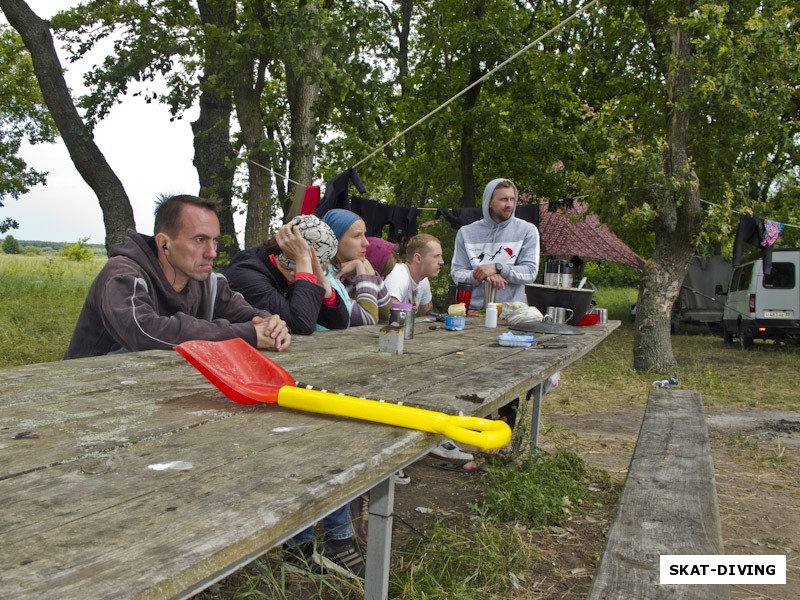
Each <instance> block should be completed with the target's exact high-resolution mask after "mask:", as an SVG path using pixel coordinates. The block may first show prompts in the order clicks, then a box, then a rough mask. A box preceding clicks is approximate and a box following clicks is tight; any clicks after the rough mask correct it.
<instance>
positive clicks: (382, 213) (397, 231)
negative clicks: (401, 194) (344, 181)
mask: <svg viewBox="0 0 800 600" xmlns="http://www.w3.org/2000/svg"><path fill="white" fill-rule="evenodd" d="M350 210H352V211H353V212H354V213H356V214H357V215H358V216H359V217H361V218H362V219H363V221H364V223H365V224H366V226H367V235H368V236H371V237H377V238H381V237H383V230H384V229H385V228H386V226H387V225H388V226H389V233H388V235H387V236H386V238H387V239H388V240H390V241H392V242H396V243H398V244H399V243H401V242H404V241H408V240H410V239H411V238H412V237H414V236H415V235H417V233H418V232H419V226H418V225H417V219H418V217H419V214H420V212H421V211H420V210H419V209H418V208H416V207H414V206H397V205H394V204H384V203H383V202H378V201H377V200H370V199H369V198H361V197H359V196H353V197H352V198H351V199H350Z"/></svg>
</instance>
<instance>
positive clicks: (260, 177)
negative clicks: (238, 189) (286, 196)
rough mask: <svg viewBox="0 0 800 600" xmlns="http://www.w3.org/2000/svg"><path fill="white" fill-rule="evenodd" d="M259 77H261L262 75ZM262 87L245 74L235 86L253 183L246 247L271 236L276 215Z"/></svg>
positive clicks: (240, 123)
mask: <svg viewBox="0 0 800 600" xmlns="http://www.w3.org/2000/svg"><path fill="white" fill-rule="evenodd" d="M244 68H245V69H248V67H244ZM258 79H259V80H260V77H259V78H258ZM261 87H262V86H261V85H260V84H258V83H256V82H255V81H254V80H253V78H251V77H246V76H244V75H243V76H241V77H239V78H238V79H237V81H235V82H234V86H233V99H234V103H235V104H236V116H237V118H238V120H239V126H240V127H241V129H242V140H243V141H244V145H245V147H246V148H247V157H248V159H249V160H248V161H247V172H248V175H249V179H250V186H249V187H248V190H247V218H246V220H245V228H244V245H245V248H252V247H254V246H258V245H259V244H260V243H262V242H263V241H264V240H265V239H266V238H267V237H268V236H267V234H268V232H269V224H270V219H271V217H272V175H271V173H270V172H269V171H268V170H266V169H265V168H264V167H268V166H269V161H270V158H269V155H268V154H267V152H266V151H265V150H264V147H265V145H266V144H265V142H266V135H265V133H264V125H263V119H262V112H261ZM255 163H257V164H255ZM259 165H262V166H259Z"/></svg>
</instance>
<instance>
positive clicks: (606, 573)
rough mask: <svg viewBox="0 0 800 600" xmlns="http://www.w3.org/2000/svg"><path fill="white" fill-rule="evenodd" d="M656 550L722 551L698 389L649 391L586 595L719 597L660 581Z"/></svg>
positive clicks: (712, 588) (719, 592) (720, 592)
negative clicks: (627, 467) (626, 474)
mask: <svg viewBox="0 0 800 600" xmlns="http://www.w3.org/2000/svg"><path fill="white" fill-rule="evenodd" d="M663 554H724V553H723V550H722V532H721V526H720V518H719V508H718V504H717V490H716V484H715V482H714V465H713V461H712V458H711V449H710V445H709V441H708V429H707V427H706V422H705V416H704V414H703V403H702V399H701V397H700V394H699V393H698V392H696V391H691V390H674V389H669V390H658V391H653V392H651V393H650V395H649V398H648V401H647V409H646V411H645V415H644V419H643V421H642V427H641V429H640V431H639V439H638V441H637V442H636V449H635V450H634V453H633V458H632V459H631V464H630V467H629V469H628V476H627V479H626V481H625V486H624V488H623V490H622V495H621V497H620V500H619V505H618V507H617V514H616V516H615V518H614V521H613V523H612V525H611V528H610V530H609V532H608V540H607V541H606V546H605V550H604V552H603V556H602V558H601V560H600V565H599V567H598V570H597V574H596V575H595V579H594V583H593V584H592V588H591V590H590V592H589V598H590V600H601V599H602V600H610V599H617V598H618V599H620V600H623V599H624V600H632V599H636V598H642V599H647V600H658V599H661V598H663V599H670V600H675V599H689V598H697V599H703V600H708V599H714V598H727V597H728V586H726V585H702V584H698V585H660V584H659V577H660V576H659V561H660V556H661V555H663Z"/></svg>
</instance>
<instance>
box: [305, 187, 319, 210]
mask: <svg viewBox="0 0 800 600" xmlns="http://www.w3.org/2000/svg"><path fill="white" fill-rule="evenodd" d="M319 198H320V189H319V186H318V185H310V186H308V187H307V188H306V191H305V194H303V206H302V208H301V209H300V214H301V215H310V214H311V213H313V212H314V209H315V208H317V204H319Z"/></svg>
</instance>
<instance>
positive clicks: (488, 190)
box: [483, 178, 519, 223]
mask: <svg viewBox="0 0 800 600" xmlns="http://www.w3.org/2000/svg"><path fill="white" fill-rule="evenodd" d="M503 182H508V183H510V184H511V187H512V188H514V212H512V213H511V218H512V219H513V218H514V217H515V216H516V214H517V203H518V202H519V191H517V186H516V185H514V182H513V181H511V180H510V179H502V178H501V179H492V180H491V181H490V182H489V183H488V184H486V187H485V188H484V190H483V218H484V219H487V220H489V221H491V222H492V223H494V221H492V217H491V216H490V215H489V203H490V202H491V201H492V194H494V190H495V188H496V187H497V186H498V185H499V184H501V183H503Z"/></svg>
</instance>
